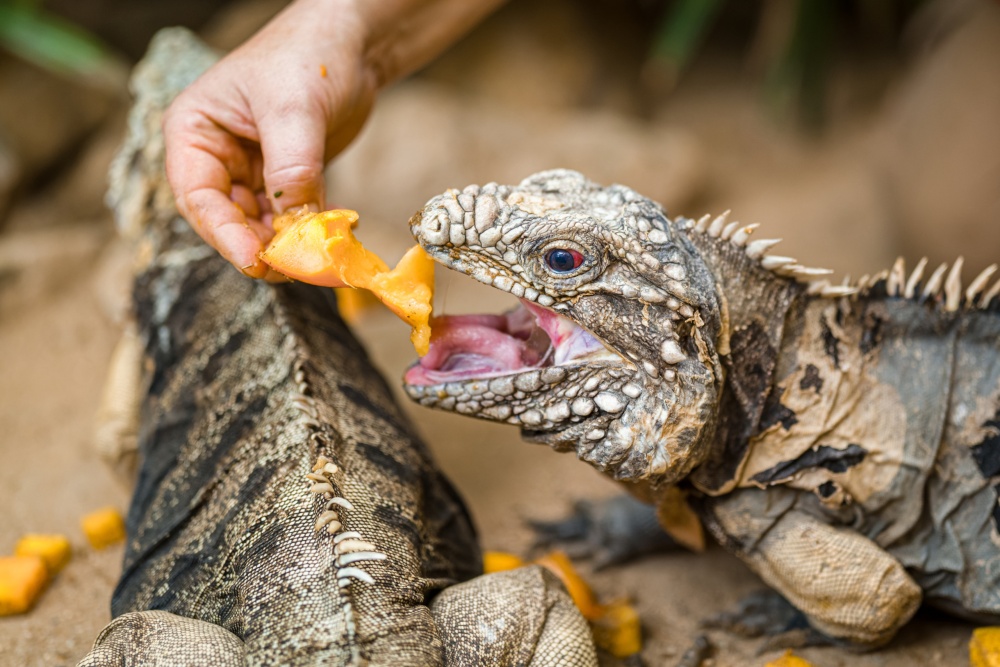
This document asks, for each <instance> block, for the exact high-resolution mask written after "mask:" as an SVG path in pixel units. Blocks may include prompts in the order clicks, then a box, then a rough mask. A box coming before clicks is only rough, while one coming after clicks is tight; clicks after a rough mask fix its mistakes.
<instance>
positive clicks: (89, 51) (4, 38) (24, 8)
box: [0, 1, 121, 80]
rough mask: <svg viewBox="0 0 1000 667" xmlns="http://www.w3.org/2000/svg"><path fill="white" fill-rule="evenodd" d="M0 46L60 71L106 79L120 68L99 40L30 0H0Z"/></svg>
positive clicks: (42, 65) (115, 74)
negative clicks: (4, 0) (44, 10)
mask: <svg viewBox="0 0 1000 667" xmlns="http://www.w3.org/2000/svg"><path fill="white" fill-rule="evenodd" d="M0 47H3V48H4V49H6V50H8V51H10V52H11V53H13V54H15V55H17V56H20V57H21V58H24V59H25V60H28V61H30V62H33V63H35V64H37V65H39V66H41V67H44V68H46V69H49V70H52V71H55V72H59V73H62V74H69V75H79V76H84V77H88V78H93V79H96V80H102V79H103V80H108V79H111V78H117V73H118V71H119V70H120V69H121V65H120V63H119V61H118V59H117V58H116V57H115V56H114V54H113V53H112V52H111V51H110V49H108V48H107V47H106V46H105V45H104V44H103V43H102V42H101V41H100V40H98V39H97V38H96V37H94V36H93V35H91V34H90V33H88V32H86V31H85V30H82V29H80V28H78V27H76V26H74V25H73V24H71V23H69V22H67V21H63V20H62V19H59V18H57V17H55V16H52V15H51V14H48V13H45V12H42V11H40V10H39V9H37V8H36V7H35V3H34V2H23V1H22V2H0Z"/></svg>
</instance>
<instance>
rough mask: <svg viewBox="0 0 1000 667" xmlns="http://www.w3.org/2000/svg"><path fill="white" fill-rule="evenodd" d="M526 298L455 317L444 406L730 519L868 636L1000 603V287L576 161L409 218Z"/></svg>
mask: <svg viewBox="0 0 1000 667" xmlns="http://www.w3.org/2000/svg"><path fill="white" fill-rule="evenodd" d="M410 225H411V230H412V232H413V234H414V236H415V237H416V239H417V241H418V242H419V243H420V244H421V245H422V246H423V247H424V249H425V250H426V251H427V252H428V253H430V254H431V256H432V257H433V258H434V259H435V260H437V261H438V262H440V263H441V264H443V265H444V266H446V267H448V268H450V269H454V270H456V271H458V272H460V273H463V274H465V275H467V276H470V277H472V278H474V279H476V280H478V281H480V282H483V283H486V284H488V285H492V286H493V287H495V288H497V289H500V290H503V291H505V292H509V293H510V294H512V295H513V296H515V297H517V298H519V299H520V301H521V304H522V305H521V306H520V307H519V308H517V309H515V310H513V311H511V312H508V313H506V314H503V315H478V316H476V315H464V316H455V317H447V316H444V317H440V318H438V319H437V320H435V322H434V327H435V334H434V338H433V339H432V343H431V348H430V352H429V353H428V354H427V355H426V356H424V357H423V358H422V359H420V360H419V362H418V363H416V364H415V365H413V366H412V367H411V368H410V369H409V370H408V371H407V373H406V376H405V388H406V391H407V393H408V394H409V396H410V397H411V398H412V399H413V400H415V401H418V402H419V403H420V404H422V405H425V406H429V407H432V408H438V409H443V410H449V411H454V412H458V413H462V414H466V415H471V416H475V417H478V418H480V419H487V420H492V421H497V422H503V423H507V424H513V425H516V426H518V427H520V429H521V432H522V434H523V436H524V437H525V438H526V439H527V440H529V441H533V442H539V443H546V444H549V445H550V446H552V447H554V448H555V449H557V450H560V451H575V452H576V454H577V456H578V457H579V458H581V459H583V460H584V461H586V462H588V463H590V464H591V465H593V466H594V467H595V468H597V469H598V470H600V471H602V472H603V473H605V474H607V475H609V476H611V477H612V478H614V479H616V480H619V481H620V482H622V483H623V484H625V485H626V486H627V487H628V488H629V489H630V490H631V491H632V493H633V494H635V495H637V496H639V497H641V498H643V499H645V500H646V501H648V502H651V503H654V504H657V503H659V504H661V505H664V504H667V503H669V502H673V499H675V498H676V493H677V491H678V489H679V490H680V491H682V492H683V493H684V494H686V497H687V499H688V501H689V503H690V505H691V506H692V507H693V508H694V509H695V511H696V512H697V514H698V516H699V517H700V518H701V520H702V521H703V523H704V525H705V526H706V527H707V530H708V531H709V533H710V534H712V535H713V536H714V537H715V538H716V539H717V540H718V541H719V542H720V543H721V544H722V545H723V546H724V547H725V548H727V549H729V550H730V551H732V552H733V553H735V554H736V555H737V556H738V557H740V558H741V559H742V560H743V561H744V562H746V563H747V565H749V567H750V568H751V569H752V570H753V571H755V572H756V573H757V574H758V575H760V577H761V578H762V579H763V580H764V581H765V582H766V583H767V584H769V585H770V586H772V587H773V588H774V589H776V590H777V591H778V592H780V593H781V594H782V595H783V596H785V597H786V598H787V599H788V600H789V601H790V602H791V603H792V604H793V605H794V606H795V607H797V608H798V609H799V610H800V611H801V612H803V613H804V614H805V615H806V617H807V619H808V621H809V622H810V623H811V625H812V626H813V628H815V629H816V630H818V631H820V632H821V633H823V634H825V635H826V636H827V637H830V638H833V639H836V640H840V641H842V642H849V643H851V644H853V645H855V646H862V647H864V646H876V645H879V644H881V643H883V642H886V641H887V640H888V639H890V638H891V637H892V636H893V634H894V633H895V632H896V631H897V630H898V629H899V628H900V626H902V625H903V624H904V623H905V622H906V621H907V620H908V619H909V618H910V617H911V616H912V615H913V613H914V612H915V611H916V609H917V608H918V606H919V605H920V603H921V600H924V601H926V602H927V603H930V604H933V605H936V606H939V607H943V608H945V609H948V610H950V611H953V612H957V613H961V614H964V615H965V616H969V617H974V618H980V619H993V620H995V619H996V618H997V615H998V614H1000V585H998V583H1000V582H998V577H1000V533H998V532H997V526H998V524H1000V509H998V507H997V494H998V492H1000V483H998V482H1000V355H998V354H997V352H998V347H1000V343H998V341H1000V312H998V311H1000V299H998V294H1000V282H997V283H994V284H993V285H992V287H990V286H989V280H990V278H991V276H992V274H993V272H994V271H995V269H996V266H992V267H990V268H988V269H987V270H986V271H984V272H983V273H982V274H980V275H979V276H978V277H977V278H976V279H975V280H973V281H972V283H971V284H970V285H969V286H968V288H967V289H965V290H963V289H962V286H961V282H960V272H961V261H958V262H955V264H954V265H953V266H952V268H951V269H950V270H949V269H947V267H946V266H944V265H942V266H941V267H940V268H938V269H937V270H936V271H934V272H933V273H931V274H930V275H929V276H928V277H926V279H925V268H926V260H924V261H921V262H920V263H919V265H918V266H917V267H916V268H915V270H914V271H913V272H912V273H909V274H907V272H906V271H905V268H904V264H903V262H902V261H898V262H897V263H896V264H895V266H893V268H892V269H891V270H890V271H887V272H883V273H880V274H878V275H876V276H874V277H873V278H868V277H866V278H863V279H862V280H861V281H860V282H859V283H857V284H854V285H831V284H829V283H828V282H826V281H824V280H822V279H821V278H822V276H823V275H825V274H827V273H829V272H827V271H825V270H818V269H810V268H807V267H804V266H802V265H800V264H797V263H796V262H795V260H793V259H791V258H788V257H781V256H776V255H769V254H767V251H768V250H769V249H770V248H771V247H772V246H773V245H774V244H775V243H776V241H774V240H753V237H752V233H753V232H754V229H755V228H756V225H743V224H739V223H736V222H728V221H727V217H726V215H722V216H719V217H716V218H712V217H710V216H705V217H703V218H701V219H699V220H692V219H687V218H683V217H674V218H670V217H668V215H667V214H666V212H665V211H664V210H663V209H662V208H661V207H660V206H659V205H657V204H656V203H654V202H652V201H650V200H649V199H647V198H645V197H643V196H642V195H640V194H638V193H636V192H634V191H633V190H631V189H629V188H627V187H623V186H620V185H612V186H610V187H601V186H599V185H597V184H595V183H592V182H590V181H588V180H587V179H586V178H584V177H583V176H582V175H581V174H579V173H576V172H572V171H566V170H554V171H547V172H542V173H539V174H535V175H533V176H530V177H529V178H527V179H525V180H524V181H523V182H521V183H520V184H519V185H516V186H504V185H497V184H496V183H490V184H488V185H484V186H482V187H479V186H475V185H473V186H469V187H467V188H465V189H464V190H449V191H448V192H446V193H444V194H442V195H440V196H436V197H434V198H433V199H431V200H430V201H429V202H428V203H427V205H426V206H425V207H424V208H423V209H422V210H420V211H419V212H417V213H416V214H415V215H414V217H413V218H412V219H411V221H410Z"/></svg>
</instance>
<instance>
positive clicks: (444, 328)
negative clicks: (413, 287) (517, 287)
mask: <svg viewBox="0 0 1000 667" xmlns="http://www.w3.org/2000/svg"><path fill="white" fill-rule="evenodd" d="M520 301H521V305H520V306H519V307H517V308H515V309H513V310H510V311H508V312H506V313H503V314H499V315H490V314H483V315H450V316H449V315H445V316H440V317H437V318H435V319H434V322H433V332H434V333H433V336H432V338H431V345H430V350H429V351H428V353H427V354H426V355H424V356H423V357H421V358H420V360H419V361H417V362H416V363H415V364H414V365H413V366H411V367H410V369H409V370H408V371H407V372H406V376H405V382H406V384H408V385H415V386H427V385H436V384H442V383H445V382H455V381H462V380H471V379H481V378H491V377H497V376H502V375H510V374H514V373H519V372H522V371H528V370H531V369H535V368H544V367H548V366H559V365H565V364H576V363H583V362H593V361H597V360H603V359H609V360H611V359H613V360H618V361H620V360H621V357H619V356H618V355H617V354H615V353H613V352H611V351H610V350H608V348H607V347H605V345H604V344H603V343H602V342H601V341H600V340H598V339H597V338H596V337H594V335H593V334H591V333H590V332H589V331H587V330H586V329H584V328H583V327H581V326H579V325H578V324H576V323H575V322H573V321H572V320H570V319H569V318H567V317H564V316H562V315H559V314H558V313H556V312H554V311H551V310H549V309H547V308H544V307H542V306H539V305H538V304H536V303H533V302H531V301H528V300H527V299H521V300H520Z"/></svg>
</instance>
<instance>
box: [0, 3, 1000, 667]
mask: <svg viewBox="0 0 1000 667" xmlns="http://www.w3.org/2000/svg"><path fill="white" fill-rule="evenodd" d="M284 4H285V3H283V2H278V1H276V0H211V1H209V0H144V2H141V3H137V2H128V1H127V0H49V1H45V2H42V1H31V0H0V351H2V355H0V464H2V465H0V508H3V509H4V510H5V511H4V517H5V518H4V520H3V521H0V553H7V552H9V551H10V549H11V548H12V546H13V544H14V542H15V540H16V539H17V537H18V536H19V535H21V534H23V533H26V532H62V533H65V534H67V535H70V536H71V538H72V539H73V540H74V543H79V544H80V545H81V548H80V549H78V553H77V556H76V558H75V560H74V562H73V563H72V564H71V565H70V566H69V567H68V568H67V569H66V571H64V572H63V573H62V574H61V575H60V577H59V579H57V580H56V582H55V583H54V584H53V586H52V589H51V590H50V591H49V592H48V593H47V594H46V597H45V598H43V599H42V601H41V602H40V603H39V605H38V606H37V607H36V609H35V610H34V611H33V612H31V613H30V614H28V615H26V616H23V617H15V618H6V619H0V646H3V647H4V648H5V649H7V647H12V648H11V649H10V650H5V651H4V652H0V665H5V664H10V665H29V664H38V665H71V664H75V663H76V661H77V660H78V659H79V658H80V657H81V656H82V655H83V653H85V652H86V650H87V649H88V648H89V645H90V643H91V642H92V640H93V638H94V637H95V636H96V634H97V632H98V631H99V630H100V628H101V627H103V625H104V624H105V623H106V622H107V619H108V600H109V597H110V593H111V590H112V588H113V586H114V582H115V580H116V578H117V576H118V572H119V568H120V559H121V550H120V548H119V549H114V548H112V549H110V550H107V551H102V552H93V551H91V550H89V549H87V548H85V547H83V546H82V544H83V542H82V539H81V537H80V535H79V528H78V526H77V520H78V518H79V516H80V515H81V514H82V513H83V512H84V511H87V510H89V509H93V508H96V507H100V506H103V505H108V504H111V505H116V506H118V507H119V508H120V509H122V510H124V509H125V507H126V506H127V503H128V497H129V489H128V484H127V483H125V482H121V481H119V480H118V479H117V478H116V477H115V475H114V474H113V473H112V472H111V471H110V470H109V469H108V468H107V466H105V465H104V464H103V463H102V462H101V460H100V458H99V456H98V455H97V454H96V453H95V451H94V446H93V437H92V432H93V426H94V415H95V412H96V410H97V406H98V402H99V398H100V392H101V386H102V382H103V378H104V373H105V369H106V365H107V361H108V358H109V356H110V354H111V350H112V348H113V345H114V343H115V341H116V338H117V335H118V331H119V326H120V321H121V317H122V315H123V313H124V311H125V309H126V308H127V295H128V289H129V283H128V265H129V249H128V248H127V247H126V246H125V245H124V244H122V243H121V242H120V241H118V240H117V239H116V237H115V233H114V229H113V224H112V222H111V218H110V215H109V213H108V212H107V211H106V210H105V208H104V205H103V193H104V189H105V175H106V171H107V165H108V162H109V160H110V159H111V156H112V155H113V153H114V150H115V149H116V146H117V144H118V142H119V140H120V138H121V136H122V132H123V128H124V119H125V113H126V111H127V108H128V94H127V76H128V70H129V68H130V66H131V65H132V64H133V63H134V62H135V61H136V60H137V59H138V58H140V57H141V55H142V53H143V51H144V49H145V46H146V44H147V42H148V40H149V38H150V37H151V36H152V34H153V33H154V32H155V31H156V30H157V29H159V28H161V27H164V26H167V25H185V26H188V27H190V28H192V29H195V30H197V31H198V32H199V33H200V34H201V35H203V36H204V37H205V38H206V39H207V40H208V41H209V42H210V43H211V44H213V45H215V46H216V47H218V48H219V49H222V50H225V49H229V48H232V47H234V46H235V45H237V44H239V43H240V42H242V41H243V40H244V39H246V38H247V37H248V36H249V35H250V34H252V33H253V32H254V31H255V30H256V29H257V28H258V27H259V26H260V25H262V24H263V23H264V22H266V21H267V19H268V18H270V17H271V16H273V15H274V13H276V12H277V11H279V10H280V8H281V7H282V6H283V5H284ZM998 71H1000V2H996V1H995V0H923V1H921V0H837V1H835V0H753V1H747V0H730V1H728V2H727V1H726V0H510V2H509V4H508V5H506V6H505V7H504V8H502V9H501V10H499V11H498V12H497V13H496V14H495V15H494V16H492V17H491V18H490V19H488V20H487V21H486V22H485V23H483V24H482V25H481V26H480V27H478V28H477V29H476V30H475V31H474V32H472V33H471V34H470V35H468V36H467V37H466V38H464V39H463V40H462V41H461V42H459V43H458V44H456V45H455V46H454V47H453V48H452V49H451V50H450V51H448V52H447V53H446V54H445V55H444V56H443V57H442V58H440V59H439V60H438V61H437V62H435V63H434V64H432V65H431V66H430V67H428V68H427V69H425V70H424V71H422V72H420V73H419V74H417V75H415V76H413V77H411V78H410V79H408V80H406V81H404V82H402V83H400V84H398V85H396V86H395V87H393V88H392V89H390V90H388V91H386V92H385V93H384V94H383V95H382V97H381V100H380V103H379V104H378V106H377V107H376V110H375V113H374V115H373V116H372V118H371V120H370V122H369V125H368V127H367V128H366V129H365V131H364V132H363V134H362V136H361V138H360V139H359V141H357V142H356V143H355V145H354V146H352V147H351V148H350V149H348V150H347V151H346V152H345V153H344V154H343V156H342V157H341V158H339V159H338V160H336V161H335V162H334V163H333V164H332V165H331V167H330V170H329V181H330V196H331V203H332V204H335V205H337V206H341V207H349V208H354V209H357V210H358V211H360V213H361V216H362V226H361V228H360V230H359V237H360V238H361V239H362V240H363V241H364V242H365V243H366V245H369V246H370V247H372V248H373V249H375V250H376V251H378V252H379V253H380V254H382V255H383V256H384V257H385V258H386V260H387V261H389V262H390V263H393V262H394V261H395V260H396V259H397V258H398V257H399V256H400V255H401V254H402V253H403V251H404V250H405V249H406V248H407V247H408V246H410V245H411V244H412V240H411V239H410V238H409V235H408V234H407V232H406V226H405V223H406V220H407V219H408V217H409V215H410V214H411V213H412V212H413V211H415V210H416V209H417V208H419V207H420V206H421V205H422V203H423V202H424V201H425V200H427V199H428V198H429V197H431V196H432V195H434V194H436V193H439V192H441V191H443V190H444V189H446V188H448V187H464V186H465V185H467V184H469V183H484V182H487V181H499V182H508V183H509V182H517V181H519V180H521V179H522V178H523V177H524V176H526V175H528V174H529V173H531V172H533V171H536V170H539V169H545V168H551V167H557V166H561V167H570V168H575V169H579V170H581V171H583V172H584V173H586V174H587V175H588V176H590V177H591V178H593V179H594V180H597V181H600V182H605V183H607V182H620V183H624V184H627V185H629V186H631V187H633V188H635V189H636V190H638V191H640V192H642V193H643V194H646V195H648V196H650V197H652V198H654V199H656V200H658V201H660V202H662V203H663V204H664V205H665V206H666V207H667V209H668V211H669V212H670V213H672V214H682V215H687V216H695V217H696V216H700V215H701V214H703V213H719V212H721V211H723V210H725V209H732V211H733V217H734V219H738V220H742V221H744V222H747V223H750V222H759V223H761V224H762V230H761V232H762V233H766V234H767V236H774V237H781V238H784V239H785V243H784V244H782V246H780V248H781V251H782V254H787V255H791V256H793V257H796V258H798V259H799V260H800V261H802V262H804V263H806V264H809V265H814V266H826V267H829V268H832V269H835V270H836V271H837V272H838V275H841V276H843V275H852V276H854V277H858V276H861V275H863V274H869V273H875V272H877V271H879V270H881V269H883V268H887V267H888V266H889V265H890V264H891V262H892V261H893V259H894V258H895V257H896V256H897V255H900V254H902V255H905V256H906V257H907V259H908V260H909V262H910V265H911V266H912V265H913V263H914V262H916V261H917V260H919V259H920V258H921V257H923V256H927V257H929V258H930V260H931V262H932V263H939V262H942V261H952V260H954V259H955V258H956V257H957V256H959V255H963V256H964V257H965V259H966V269H965V277H966V280H969V279H971V278H972V277H973V276H974V275H975V274H976V273H978V272H979V270H981V269H982V268H985V267H986V266H987V265H988V264H990V263H992V262H993V261H994V260H997V259H1000V75H998ZM441 273H442V272H439V281H438V285H439V286H438V292H437V294H438V296H437V302H436V304H435V305H436V308H441V309H447V311H448V312H452V313H453V312H463V311H470V310H484V309H486V310H492V309H500V308H503V307H505V306H506V305H508V302H505V301H504V300H503V298H501V297H500V296H499V295H498V294H496V293H495V292H494V291H493V290H489V289H488V288H485V287H480V286H477V285H471V284H468V282H467V281H462V280H454V281H453V280H450V279H449V277H448V276H445V275H441ZM356 328H357V330H358V331H359V334H360V335H361V337H362V338H363V339H364V340H365V342H366V344H367V345H368V347H369V349H370V350H371V351H372V355H373V357H374V359H375V361H376V363H377V365H378V366H379V367H380V368H381V369H383V370H384V372H386V373H387V374H388V376H389V377H390V379H391V380H392V381H393V382H394V383H397V384H398V382H395V380H396V378H399V377H400V375H401V373H402V370H403V368H405V366H406V364H408V363H409V362H410V360H411V357H412V349H411V348H410V347H409V344H408V342H407V336H406V331H405V327H404V326H403V325H402V324H401V323H399V322H398V321H396V320H395V319H394V318H392V317H391V316H388V315H387V314H385V313H383V312H381V311H371V312H366V313H364V314H362V315H361V316H360V317H359V319H358V321H357V324H356ZM407 408H408V409H409V406H407ZM411 413H412V414H413V415H414V418H415V419H416V420H417V421H418V423H419V426H420V429H421V430H422V432H423V433H424V435H425V437H426V438H427V439H428V440H429V441H430V442H431V444H432V446H433V447H434V449H435V451H436V452H437V454H438V458H439V460H440V461H441V464H442V467H444V469H445V470H446V471H447V472H448V473H449V474H450V475H451V476H452V478H453V479H454V480H455V481H456V483H457V485H458V486H459V488H460V489H461V490H462V491H463V493H464V494H465V495H466V497H467V498H468V500H469V502H470V505H471V506H472V508H473V512H474V514H475V516H476V517H477V521H478V523H479V525H480V528H481V532H482V536H483V542H484V544H485V546H486V547H488V548H492V549H503V550H509V551H515V552H519V553H526V552H527V551H528V550H529V548H530V545H531V536H530V534H529V533H528V532H527V531H526V530H525V529H524V527H523V520H524V519H525V518H529V517H530V518H554V517H557V516H560V515H562V514H563V513H565V512H566V511H567V510H568V509H569V508H570V507H571V504H572V501H573V500H575V499H577V498H580V497H596V496H606V495H611V494H614V493H616V489H615V488H614V486H613V485H611V484H610V483H608V482H605V481H604V480H602V479H600V478H599V477H598V476H597V474H596V473H594V472H592V471H591V470H590V469H589V468H587V467H586V466H584V465H583V464H580V463H578V462H577V461H575V460H574V459H572V458H571V457H565V456H559V455H556V454H553V453H551V452H549V451H547V450H543V449H542V448H538V447H533V446H529V445H526V444H523V443H520V442H519V440H518V438H517V434H516V433H515V432H514V431H513V430H510V429H507V428H504V427H490V426H488V425H484V424H480V423H478V422H474V421H472V420H466V419H461V418H458V417H455V416H450V415H443V414H440V415H439V414H434V413H429V412H427V411H416V410H412V409H411ZM591 576H592V581H593V582H594V583H595V586H596V588H597V590H598V592H599V593H600V594H601V595H603V596H605V597H609V598H610V597H616V596H623V595H624V596H631V597H632V598H633V599H634V600H635V602H636V604H637V606H638V608H639V610H640V613H641V614H642V615H643V619H644V622H645V624H646V626H647V629H648V642H647V647H646V652H645V657H646V659H647V662H648V664H650V665H659V664H673V663H675V662H676V661H677V659H679V656H680V654H681V653H683V651H684V650H685V649H686V648H687V646H689V645H690V643H691V641H692V640H693V638H694V636H695V635H696V634H697V633H698V632H699V630H698V620H699V619H701V618H704V617H705V616H707V615H709V614H711V613H714V612H716V611H718V610H720V609H723V608H726V607H729V606H731V605H732V604H733V603H734V602H735V601H736V600H737V599H738V598H739V597H740V596H741V595H743V594H745V593H747V592H749V591H751V590H753V589H755V588H756V587H757V586H759V583H758V582H757V581H756V580H755V578H754V577H753V576H752V575H751V574H749V573H748V572H747V571H746V570H745V569H744V568H743V567H742V566H741V565H740V564H739V563H737V562H736V561H735V560H733V559H731V558H730V557H729V556H728V555H726V554H724V553H722V552H721V551H719V550H710V552H709V553H707V554H703V555H697V556H696V555H693V554H673V555H669V556H663V557H656V558H648V559H645V560H643V561H640V562H638V563H636V564H634V565H631V566H629V567H626V568H619V569H615V570H612V571H607V572H600V573H594V574H592V575H591ZM968 632H969V626H966V625H963V624H961V623H957V622H954V621H950V620H946V619H943V618H942V617H938V616H924V617H922V618H921V619H920V620H918V622H917V623H916V624H915V625H914V626H912V627H911V628H908V629H907V630H905V631H904V633H903V634H902V635H901V637H900V638H899V639H897V640H896V641H894V642H893V644H892V645H891V646H890V647H889V648H888V649H887V650H885V651H883V652H881V653H879V654H876V655H870V656H852V655H850V654H841V653H839V652H837V651H835V650H832V649H811V650H810V651H812V652H810V651H805V652H804V654H805V655H807V656H809V657H811V658H812V659H814V660H815V661H816V663H817V664H820V665H841V664H843V665H889V666H893V665H924V664H926V665H930V664H961V663H962V662H963V661H964V660H965V659H966V658H965V655H966V654H965V642H966V641H967V638H968ZM711 637H712V640H713V641H714V642H715V644H716V645H717V651H716V657H715V664H716V665H741V664H750V663H748V662H747V661H748V660H751V656H754V652H755V650H756V646H757V645H756V643H754V642H752V641H746V640H737V639H733V638H729V637H726V636H725V635H721V634H716V633H713V634H712V635H711ZM765 657H766V656H765ZM765 657H761V658H760V659H759V662H761V663H763V662H764V658H765ZM752 659H753V660H758V658H752Z"/></svg>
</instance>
